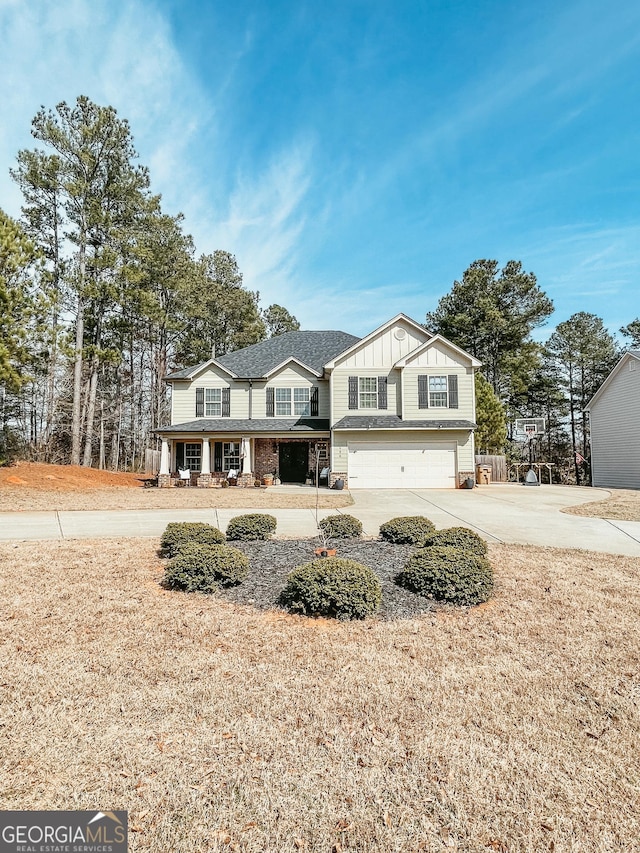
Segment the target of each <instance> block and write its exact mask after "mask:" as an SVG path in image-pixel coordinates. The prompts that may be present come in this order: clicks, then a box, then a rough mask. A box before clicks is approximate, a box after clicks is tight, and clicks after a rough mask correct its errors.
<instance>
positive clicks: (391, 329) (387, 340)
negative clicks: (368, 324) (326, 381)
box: [325, 314, 432, 369]
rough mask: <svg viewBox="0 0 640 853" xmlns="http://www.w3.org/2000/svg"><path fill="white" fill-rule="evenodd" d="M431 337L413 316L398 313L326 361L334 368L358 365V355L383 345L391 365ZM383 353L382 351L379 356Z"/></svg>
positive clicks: (330, 367)
mask: <svg viewBox="0 0 640 853" xmlns="http://www.w3.org/2000/svg"><path fill="white" fill-rule="evenodd" d="M431 337H432V333H431V332H429V331H428V330H427V329H425V328H424V326H421V325H420V324H419V323H416V321H415V320H412V319H411V317H407V315H406V314H397V315H396V316H395V317H392V318H391V320H388V321H387V322H386V323H384V324H383V325H382V326H379V327H378V328H377V329H374V330H373V332H370V334H368V335H367V336H366V337H364V338H362V340H359V341H356V342H355V343H354V344H353V345H352V346H350V347H349V348H348V349H346V350H344V352H341V353H337V354H336V356H335V358H333V359H332V360H331V361H328V362H327V363H326V365H325V367H327V369H333V368H335V367H348V366H356V364H357V362H358V357H359V356H360V357H362V356H363V353H364V352H365V351H366V350H367V349H369V348H372V347H375V346H376V345H378V346H379V347H382V349H383V350H384V355H383V356H382V357H383V359H384V361H385V362H386V363H387V364H389V365H391V364H394V363H395V362H396V361H398V360H399V359H400V358H403V357H404V356H406V355H408V353H409V352H411V351H412V350H413V349H415V348H416V347H417V346H421V345H422V344H423V343H424V342H425V341H427V340H428V339H429V338H431ZM381 355H382V353H381V354H380V355H379V356H378V358H380V356H381ZM372 366H373V365H372Z"/></svg>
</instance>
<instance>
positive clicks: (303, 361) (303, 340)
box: [218, 331, 359, 379]
mask: <svg viewBox="0 0 640 853" xmlns="http://www.w3.org/2000/svg"><path fill="white" fill-rule="evenodd" d="M358 340H359V339H358V338H357V337H355V335H349V334H348V333H347V332H338V331H311V332H286V333H285V334H283V335H278V336H277V337H275V338H269V339H268V340H266V341H260V343H257V344H253V345H252V346H249V347H245V348H244V349H240V350H236V351H235V352H230V353H227V355H223V356H221V357H220V358H219V359H218V361H219V362H220V363H221V364H222V365H224V366H225V367H226V368H228V369H229V370H231V371H232V372H233V373H234V374H235V375H236V376H238V377H242V378H246V379H258V378H264V377H266V376H269V375H270V374H272V373H273V372H274V371H275V370H277V369H279V368H281V367H282V366H283V365H284V364H285V363H286V362H287V361H289V360H291V359H294V360H295V361H296V362H297V363H298V364H299V365H301V366H302V367H305V368H307V369H309V370H311V372H312V373H315V375H316V376H321V375H322V373H323V370H324V365H325V364H326V363H327V362H328V361H330V360H331V359H332V358H334V357H335V356H336V355H338V354H339V353H341V352H343V351H344V350H345V349H347V348H348V347H351V346H353V344H354V343H356V342H357V341H358Z"/></svg>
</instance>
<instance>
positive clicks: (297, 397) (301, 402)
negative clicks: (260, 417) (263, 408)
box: [275, 388, 311, 417]
mask: <svg viewBox="0 0 640 853" xmlns="http://www.w3.org/2000/svg"><path fill="white" fill-rule="evenodd" d="M291 391H292V389H291V388H276V389H275V392H276V393H275V403H276V417H278V416H280V417H291V415H292V414H293V415H296V416H297V417H299V416H300V415H307V416H308V415H310V413H311V394H310V389H309V388H294V389H293V394H292V393H291ZM292 397H293V410H292Z"/></svg>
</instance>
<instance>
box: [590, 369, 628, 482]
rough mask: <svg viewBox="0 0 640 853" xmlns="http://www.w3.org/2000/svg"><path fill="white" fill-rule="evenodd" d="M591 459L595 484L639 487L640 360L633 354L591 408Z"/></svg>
mask: <svg viewBox="0 0 640 853" xmlns="http://www.w3.org/2000/svg"><path fill="white" fill-rule="evenodd" d="M629 363H632V364H635V369H633V370H630V369H629ZM591 462H592V469H593V485H594V486H610V487H612V488H619V489H640V362H639V361H638V360H637V359H635V358H633V357H632V356H628V357H627V358H626V360H625V362H623V363H622V364H621V365H620V368H619V369H618V371H617V372H616V374H615V375H614V376H612V377H611V379H610V381H609V384H608V385H607V387H606V388H604V389H603V391H602V393H601V395H600V396H599V398H598V399H597V400H596V402H595V403H594V405H593V407H592V410H591Z"/></svg>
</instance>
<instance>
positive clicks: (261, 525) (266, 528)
mask: <svg viewBox="0 0 640 853" xmlns="http://www.w3.org/2000/svg"><path fill="white" fill-rule="evenodd" d="M276 524H277V522H276V519H275V518H274V516H272V515H266V514H265V513H260V512H253V513H248V514H247V515H236V516H235V518H232V519H231V521H230V522H229V524H228V525H227V539H228V540H229V541H233V540H248V539H268V538H269V537H270V536H271V534H272V533H275V529H276Z"/></svg>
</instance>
